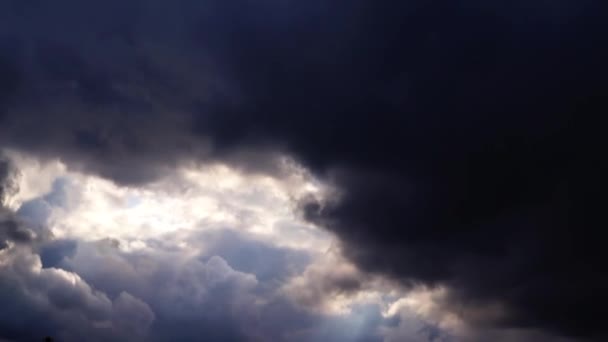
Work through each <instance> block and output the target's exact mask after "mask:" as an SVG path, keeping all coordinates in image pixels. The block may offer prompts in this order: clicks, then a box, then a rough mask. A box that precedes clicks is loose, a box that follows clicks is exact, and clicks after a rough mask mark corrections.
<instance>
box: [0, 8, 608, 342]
mask: <svg viewBox="0 0 608 342" xmlns="http://www.w3.org/2000/svg"><path fill="white" fill-rule="evenodd" d="M0 6H1V7H0V13H2V14H0V22H1V24H0V25H2V26H1V27H2V35H1V36H0V39H1V43H0V53H1V58H0V73H2V78H1V81H0V113H1V114H0V144H2V145H4V146H8V147H11V148H15V149H17V150H20V151H29V152H30V153H34V154H36V155H38V156H42V157H47V158H53V157H60V158H62V159H63V160H65V161H66V163H67V164H68V165H69V167H71V168H74V169H77V170H84V171H86V172H92V173H95V174H99V175H102V176H104V177H107V178H110V179H112V180H114V181H116V182H118V183H122V184H131V185H134V184H142V183H145V182H149V181H153V180H155V179H158V178H159V177H161V176H162V175H164V174H167V173H168V172H169V170H171V169H173V168H174V167H176V165H181V164H182V163H185V162H199V161H209V160H222V161H223V162H225V163H228V164H231V165H232V166H233V167H239V168H242V169H245V170H249V171H251V170H254V171H262V172H266V173H270V174H273V173H278V172H280V170H281V167H279V166H278V165H280V160H282V159H281V158H279V157H278V156H279V155H284V154H288V155H290V156H291V157H293V158H294V159H296V160H298V161H299V162H300V163H302V164H303V165H304V166H305V167H306V168H308V169H309V170H310V171H311V172H312V173H314V174H315V175H317V176H318V177H321V178H325V179H326V180H327V181H329V182H332V183H333V185H334V186H335V187H336V188H337V189H338V190H339V194H338V195H339V196H336V198H334V199H333V200H332V201H326V202H324V203H317V202H316V201H310V202H308V203H306V204H305V205H304V208H305V211H306V214H307V218H308V219H309V220H311V221H313V222H316V223H318V224H320V225H323V226H325V227H327V228H329V229H330V230H331V231H333V232H335V233H336V234H337V235H338V236H339V237H340V238H341V239H342V244H343V245H344V246H345V247H344V253H345V254H346V255H347V256H348V257H349V259H350V260H352V261H354V262H355V264H356V265H357V266H358V267H359V268H361V269H363V270H364V271H370V272H373V273H380V274H385V275H388V276H390V277H392V278H394V279H397V280H400V281H401V282H402V283H403V284H418V283H423V284H426V285H428V286H445V287H447V288H450V289H451V291H450V295H449V297H450V298H447V299H446V300H445V303H446V304H445V306H446V307H447V308H452V309H453V310H454V311H459V312H463V313H464V314H463V315H464V319H465V320H466V321H468V322H469V324H472V325H477V326H479V327H488V326H489V327H494V328H500V327H504V326H506V327H510V328H529V327H530V328H536V329H539V330H543V331H548V332H556V333H559V334H563V335H568V336H573V337H590V338H597V339H600V340H601V339H605V337H606V334H607V332H606V330H605V328H604V326H603V324H602V322H601V321H600V318H601V313H602V312H603V309H604V307H606V306H607V305H608V298H606V294H605V291H604V289H605V288H607V287H608V283H607V282H608V280H607V279H606V275H605V272H604V271H603V268H604V267H603V264H602V260H603V259H604V258H605V255H604V253H603V250H604V248H603V241H604V240H605V234H604V233H603V232H602V231H601V229H600V227H602V226H604V225H605V223H606V222H605V216H604V215H603V210H602V207H601V205H600V204H599V203H600V202H597V201H595V200H594V197H596V196H594V195H596V194H597V193H601V192H602V190H603V188H604V187H603V183H604V182H603V168H602V167H601V165H602V161H603V158H602V152H603V146H604V145H605V139H604V134H603V132H602V131H601V128H600V127H601V125H599V124H597V122H596V121H597V118H598V117H600V116H601V114H602V113H603V112H605V110H606V107H607V106H606V99H605V91H606V89H605V81H604V80H605V78H606V76H608V75H607V68H606V67H605V60H606V57H608V56H607V54H608V51H607V50H606V49H605V47H604V45H605V44H601V42H602V41H603V40H604V37H605V35H606V33H607V31H608V28H607V27H606V23H605V20H604V18H603V17H604V16H603V15H602V14H603V13H605V12H606V9H607V8H606V5H605V4H603V3H601V2H594V1H583V2H578V3H576V4H574V3H570V2H566V1H552V2H547V1H540V0H538V1H511V2H509V3H508V4H506V3H505V4H502V3H497V2H488V1H475V0H471V1H465V2H459V3H454V2H448V1H433V2H429V1H407V2H404V1H383V2H372V1H349V2H344V1H333V2H328V1H307V2H301V1H299V2H296V1H272V0H270V1H263V2H256V3H251V2H245V1H237V2H230V3H227V2H225V1H213V0H210V1H188V0H182V1H174V2H171V3H170V4H169V3H168V2H160V1H147V2H139V1H103V2H101V1H95V2H89V3H87V4H83V3H82V2H78V1H68V0H63V1H54V2H52V3H50V2H42V1H29V2H23V1H6V2H4V3H3V4H2V5H0ZM573 280H575V281H573ZM463 306H466V308H465V309H461V308H462V307H463ZM496 307H498V308H500V310H498V311H499V313H500V314H487V313H488V310H490V311H491V312H494V311H495V310H494V309H492V308H496ZM488 308H490V309H488ZM572 312H576V315H575V316H576V317H574V318H573V314H572Z"/></svg>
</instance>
